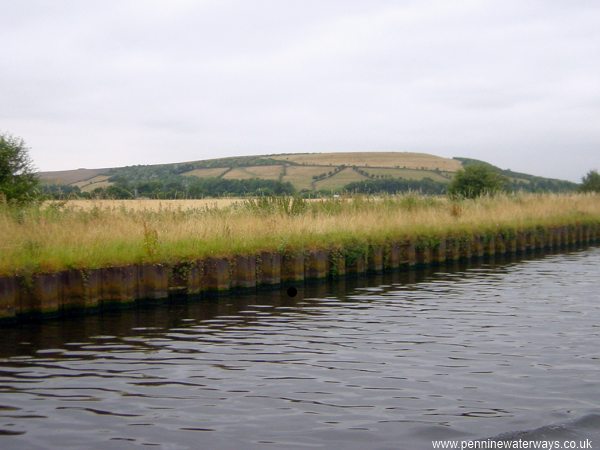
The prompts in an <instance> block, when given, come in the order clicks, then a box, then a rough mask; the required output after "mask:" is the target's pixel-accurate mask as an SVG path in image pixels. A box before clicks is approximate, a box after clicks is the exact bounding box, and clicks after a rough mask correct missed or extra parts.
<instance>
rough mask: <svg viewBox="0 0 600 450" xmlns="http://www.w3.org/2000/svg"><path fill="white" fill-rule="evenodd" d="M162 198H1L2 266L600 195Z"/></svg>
mask: <svg viewBox="0 0 600 450" xmlns="http://www.w3.org/2000/svg"><path fill="white" fill-rule="evenodd" d="M155 202H157V203H161V205H160V207H147V208H142V207H139V205H135V207H129V206H127V205H128V204H127V203H125V204H123V203H115V204H111V203H101V204H99V203H96V204H92V203H90V205H88V207H86V208H82V207H81V206H80V205H79V204H77V205H69V204H68V203H67V204H61V203H57V204H46V205H44V206H40V207H32V208H29V209H21V210H18V209H11V208H8V207H3V208H0V274H14V273H21V272H37V271H55V270H61V269H65V268H83V267H87V268H94V267H102V266H108V265H116V264H128V263H138V262H174V261H179V260H185V259H194V258H200V257H204V256H208V255H221V256H225V255H231V254H238V253H254V252H257V251H260V250H286V249H307V248H317V247H331V246H351V245H363V244H364V243H365V242H371V243H383V242H386V241H387V240H390V239H401V238H404V237H417V236H427V235H446V234H449V233H474V232H478V233H488V232H498V231H502V230H505V229H506V230H509V229H510V230H516V229H522V228H528V227H534V226H553V225H565V224H569V223H575V222H586V221H593V222H596V223H598V222H600V196H598V195H581V194H578V195H575V194H572V195H517V196H498V197H493V198H481V199H478V200H464V201H460V202H454V201H450V200H448V199H445V198H432V197H418V196H413V195H407V196H394V197H380V198H371V197H352V198H342V199H329V200H320V201H314V202H306V201H303V200H297V199H296V200H293V199H281V198H280V199H256V200H246V201H237V202H234V203H232V204H230V205H229V206H221V207H218V206H215V205H203V206H196V205H194V204H190V205H188V206H187V207H184V206H183V205H181V204H180V205H178V206H175V205H173V204H170V203H169V202H159V201H155ZM131 205H133V204H130V206H131ZM153 206H156V205H155V204H153Z"/></svg>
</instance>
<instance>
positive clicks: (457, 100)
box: [0, 0, 600, 180]
mask: <svg viewBox="0 0 600 450" xmlns="http://www.w3.org/2000/svg"><path fill="white" fill-rule="evenodd" d="M0 7H1V11H2V27H0V42H2V51H1V52H0V132H9V133H11V134H13V135H17V136H20V137H22V138H24V139H25V141H26V142H27V144H28V145H29V147H30V148H31V156H32V157H33V159H34V162H35V164H36V166H37V167H38V168H39V169H40V170H59V169H72V168H79V167H86V168H96V167H112V166H122V165H131V164H154V163H162V162H180V161H190V160H198V159H207V158H215V157H220V156H235V155H252V154H265V153H291V152H329V151H368V150H379V151H416V152H427V153H433V154H436V155H440V156H450V157H451V156H466V157H472V158H478V159H483V160H486V161H488V162H491V163H493V164H496V165H499V166H501V167H502V168H510V169H513V170H519V171H524V172H528V173H533V174H536V175H542V176H550V177H558V178H564V179H571V180H579V179H580V178H581V176H582V175H584V174H585V173H586V172H587V171H588V170H590V169H594V168H595V169H600V2H598V1H594V0H590V1H579V0H571V1H563V0H539V1H528V0H500V1H470V0H465V1H447V0H442V1H428V0H418V1H417V0H414V1H410V0H407V1H401V0H398V1H383V0H382V1H377V0H375V1H374V0H361V1H354V0H314V1H313V0H302V1H294V0H231V1H229V0H205V1H201V0H195V1H187V0H164V1H152V0H139V1H128V0H118V1H117V0H114V1H113V0H102V1H76V0H72V1H63V0H47V1H42V0H39V1H33V0H20V1H11V0H0Z"/></svg>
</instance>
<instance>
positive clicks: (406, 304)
mask: <svg viewBox="0 0 600 450" xmlns="http://www.w3.org/2000/svg"><path fill="white" fill-rule="evenodd" d="M599 275H600V249H598V248H589V249H585V250H581V251H576V252H572V253H570V254H563V255H545V256H537V257H535V258H533V257H532V258H530V259H528V260H521V261H501V262H500V263H498V261H497V262H496V263H495V264H494V263H492V262H488V263H486V264H480V265H472V266H469V267H454V268H452V269H448V268H440V269H435V270H428V271H423V272H415V273H409V274H407V273H404V274H398V273H396V274H392V275H386V276H378V277H372V278H368V279H367V278H365V279H358V280H346V281H345V282H341V283H339V284H329V285H328V284H321V285H315V286H312V287H308V288H305V289H300V290H299V293H298V296H296V297H295V298H289V297H288V296H287V295H286V293H285V291H282V292H279V291H276V292H268V293H264V294H260V295H257V296H244V297H231V298H226V299H221V300H218V301H215V300H211V301H195V302H188V303H183V302H182V303H178V304H177V303H176V304H171V305H168V306H167V305H165V306H156V307H151V308H144V309H136V310H130V311H120V312H112V313H105V314H103V315H101V316H96V317H85V318H81V317H80V318H72V319H68V320H63V321H50V322H46V323H44V324H37V325H27V326H25V325H21V326H15V327H10V328H5V329H3V330H1V333H2V339H1V342H0V430H1V431H0V448H1V449H38V448H40V449H41V448H78V449H80V448H86V449H87V448H90V449H91V448H93V449H121V448H141V447H145V446H155V447H159V448H164V449H188V448H194V449H196V448H200V449H204V448H206V449H259V448H261V449H262V448H299V449H301V448H309V449H311V448H347V449H362V448H374V449H404V448H405V449H421V448H423V449H429V448H432V445H431V440H432V439H477V438H483V439H485V438H489V437H501V438H506V437H508V438H514V439H518V438H525V439H577V440H584V439H586V438H590V439H592V440H593V441H595V442H594V448H600V433H599V429H600V289H599V287H598V282H599V281H600V277H599Z"/></svg>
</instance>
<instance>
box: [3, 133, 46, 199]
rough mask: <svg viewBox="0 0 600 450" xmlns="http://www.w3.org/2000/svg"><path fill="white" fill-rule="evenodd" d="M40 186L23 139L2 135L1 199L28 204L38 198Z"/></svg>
mask: <svg viewBox="0 0 600 450" xmlns="http://www.w3.org/2000/svg"><path fill="white" fill-rule="evenodd" d="M38 184H39V182H38V178H37V176H36V174H35V170H34V168H33V163H32V161H31V158H30V157H29V153H28V148H27V147H26V146H25V142H24V141H23V139H21V138H17V137H14V136H11V135H9V134H0V199H4V200H5V201H9V202H13V203H26V202H28V201H31V200H33V199H35V197H36V196H37V188H38Z"/></svg>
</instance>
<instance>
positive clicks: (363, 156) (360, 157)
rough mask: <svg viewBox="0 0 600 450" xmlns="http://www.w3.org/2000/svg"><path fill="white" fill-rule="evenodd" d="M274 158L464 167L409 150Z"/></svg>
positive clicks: (317, 162) (324, 162)
mask: <svg viewBox="0 0 600 450" xmlns="http://www.w3.org/2000/svg"><path fill="white" fill-rule="evenodd" d="M270 157H271V158H273V159H277V160H282V161H290V162H293V163H297V164H306V165H325V166H327V165H329V166H340V165H342V164H343V165H346V166H357V167H400V168H407V169H431V170H434V169H439V170H444V171H448V172H456V171H457V170H458V169H460V168H461V167H462V165H461V163H460V162H459V161H457V160H455V159H449V158H442V157H440V156H435V155H429V154H426V153H408V152H356V153H354V152H350V153H348V152H346V153H298V154H291V155H272V156H270Z"/></svg>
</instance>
